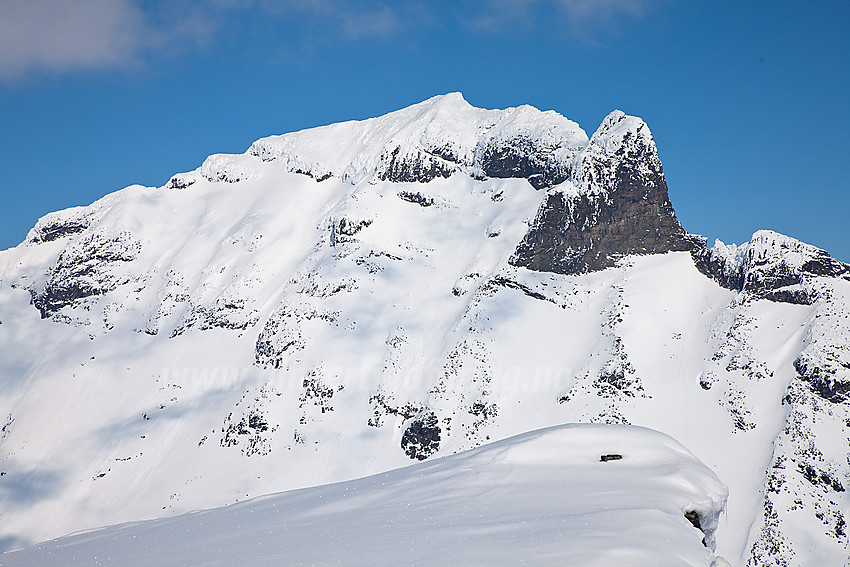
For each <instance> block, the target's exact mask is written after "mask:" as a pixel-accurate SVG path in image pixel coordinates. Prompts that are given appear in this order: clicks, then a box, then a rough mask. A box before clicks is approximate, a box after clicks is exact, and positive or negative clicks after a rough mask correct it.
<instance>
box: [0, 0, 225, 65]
mask: <svg viewBox="0 0 850 567" xmlns="http://www.w3.org/2000/svg"><path fill="white" fill-rule="evenodd" d="M199 8H200V7H199V6H196V7H184V8H181V9H177V10H175V9H173V8H168V7H167V6H166V5H158V8H157V10H148V11H144V10H142V8H141V5H140V4H139V3H138V2H134V1H132V0H74V1H71V0H0V79H7V80H8V79H12V78H15V77H18V76H20V75H23V74H26V73H28V72H31V71H36V70H38V71H47V72H65V71H73V70H78V69H90V68H104V67H117V66H125V65H128V64H133V63H136V62H138V61H139V60H140V58H141V57H142V56H143V55H144V54H145V53H148V52H150V51H152V50H158V49H164V48H172V47H174V46H176V45H178V44H182V43H186V42H187V41H188V42H190V43H193V44H196V43H198V42H203V41H204V40H205V39H206V38H208V37H209V35H210V34H211V32H212V30H213V29H214V27H215V26H214V24H213V23H212V22H211V21H210V20H209V19H208V18H206V17H205V16H204V13H203V11H202V10H200V9H199Z"/></svg>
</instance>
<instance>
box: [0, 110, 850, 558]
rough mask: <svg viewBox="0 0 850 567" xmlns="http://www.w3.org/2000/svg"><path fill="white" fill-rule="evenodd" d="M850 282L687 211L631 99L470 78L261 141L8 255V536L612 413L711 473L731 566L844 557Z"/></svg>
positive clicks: (828, 267) (2, 523) (0, 334)
mask: <svg viewBox="0 0 850 567" xmlns="http://www.w3.org/2000/svg"><path fill="white" fill-rule="evenodd" d="M848 295H850V267H848V266H847V265H846V264H843V263H841V262H838V261H836V260H834V259H832V258H830V257H829V256H828V254H826V253H825V252H823V251H821V250H818V249H816V248H814V247H811V246H808V245H806V244H803V243H801V242H799V241H796V240H794V239H792V238H789V237H785V236H782V235H779V234H776V233H773V232H770V231H759V232H758V233H756V234H755V235H754V236H753V239H752V240H751V241H750V242H748V243H744V244H742V245H740V246H734V245H732V246H727V245H724V244H723V243H720V242H718V243H716V244H715V245H714V246H713V247H712V248H708V247H706V245H705V241H704V239H702V238H700V237H698V236H694V235H690V234H688V233H686V231H685V230H684V229H683V228H682V227H681V225H680V224H679V221H678V220H677V219H676V216H675V213H674V211H673V207H672V205H671V204H670V201H669V199H668V196H667V185H666V182H665V179H664V175H663V172H662V167H661V162H660V160H659V158H658V155H657V151H656V147H655V144H654V142H653V139H652V136H651V134H650V131H649V128H648V127H647V126H646V124H645V123H644V122H643V121H642V120H640V119H639V118H635V117H630V116H626V115H625V114H623V113H621V112H619V111H615V112H612V113H611V114H610V115H609V116H608V117H606V118H605V120H604V121H603V123H602V125H601V126H600V127H599V129H598V130H597V131H596V132H595V133H594V134H593V135H592V136H591V137H590V138H588V137H587V135H586V134H585V133H584V131H583V130H581V129H580V128H579V127H578V125H576V124H575V123H573V122H571V121H569V120H567V119H566V118H564V117H562V116H560V115H558V114H556V113H554V112H551V111H550V112H540V111H538V110H536V109H534V108H531V107H527V106H524V107H519V108H515V109H508V110H482V109H477V108H474V107H472V106H470V105H469V104H467V103H466V102H465V101H464V100H463V98H462V97H461V96H460V95H458V94H451V95H445V96H439V97H435V98H432V99H429V100H427V101H425V102H423V103H420V104H418V105H414V106H412V107H409V108H406V109H403V110H400V111H397V112H393V113H391V114H388V115H386V116H383V117H379V118H374V119H370V120H365V121H362V122H347V123H342V124H335V125H331V126H326V127H322V128H315V129H311V130H305V131H302V132H295V133H291V134H284V135H282V136H273V137H270V138H265V139H262V140H259V141H257V142H255V143H254V144H253V145H252V146H251V148H250V149H249V150H248V151H247V152H246V153H245V154H243V155H215V156H211V157H210V158H208V159H207V160H206V161H205V162H204V163H203V165H202V166H201V167H199V168H198V169H197V170H195V171H192V172H189V173H182V174H178V175H175V176H174V177H172V179H170V180H169V181H168V183H166V185H165V186H163V187H159V188H152V187H141V186H132V187H128V188H126V189H123V190H121V191H118V192H116V193H113V194H110V195H107V196H106V197H104V198H102V199H101V200H99V201H97V202H95V203H94V204H92V205H90V206H88V207H80V208H75V209H68V210H65V211H59V212H57V213H52V214H49V215H47V216H45V217H44V218H42V219H40V220H39V222H38V223H37V225H36V226H35V227H34V228H33V229H32V230H31V231H30V233H29V235H28V236H27V238H26V240H25V241H24V242H23V243H22V244H21V245H19V246H18V247H16V248H13V249H10V250H6V251H3V252H0V323H2V324H0V344H2V345H3V348H2V349H1V350H0V377H2V384H3V388H2V390H0V411H2V413H0V416H2V418H3V422H4V425H3V427H2V432H0V448H2V449H0V475H2V476H0V510H2V512H0V541H2V542H3V547H4V548H6V549H13V548H17V547H21V546H24V545H27V544H30V543H34V542H38V541H42V540H46V539H49V538H53V537H56V536H60V535H63V534H66V533H69V532H72V531H77V530H82V529H90V528H94V527H98V526H102V525H106V524H113V523H119V522H126V521H137V520H143V519H149V518H158V517H164V516H172V515H174V514H178V513H181V512H186V511H190V510H197V509H201V508H211V507H217V506H222V505H225V504H231V503H234V502H236V501H239V500H245V499H247V498H250V497H254V496H258V495H263V494H269V493H272V492H279V491H283V490H289V489H294V488H302V487H309V486H318V485H322V484H326V483H331V482H337V481H344V480H350V479H354V478H358V477H363V476H366V475H370V474H375V473H380V472H383V471H387V470H390V469H394V468H398V467H401V466H405V465H409V464H411V463H414V462H417V461H420V460H426V459H433V458H436V457H440V456H445V455H451V454H453V453H456V452H459V451H463V450H466V449H472V448H474V447H478V446H480V445H482V444H485V443H487V442H489V441H494V440H499V439H505V438H507V437H510V436H512V435H516V434H520V433H524V432H527V431H532V430H537V429H540V428H544V427H549V426H553V425H560V424H563V423H568V422H585V423H587V422H592V423H620V424H633V425H640V426H644V427H647V428H651V429H655V430H658V431H661V432H664V433H666V434H668V435H670V436H672V437H674V438H675V439H676V440H678V441H679V442H680V443H682V444H683V445H684V446H685V447H687V448H688V449H689V450H690V451H692V452H693V453H694V454H695V455H696V456H697V457H698V458H699V459H700V460H701V461H702V462H703V463H705V464H706V465H707V466H708V467H709V468H710V469H711V470H712V471H714V473H716V475H717V476H718V477H719V478H720V480H721V481H722V482H723V483H725V484H726V486H728V489H729V498H728V504H727V508H726V515H725V517H724V518H723V519H721V520H720V523H719V525H718V527H717V532H716V541H717V553H718V554H719V555H721V556H723V557H725V558H726V559H727V560H728V561H729V562H730V563H732V564H733V565H844V564H846V562H847V560H848V556H850V548H848V536H847V528H846V524H845V522H846V517H845V516H846V514H847V513H848V512H847V511H848V510H850V498H848V496H847V493H846V492H845V487H846V486H847V485H848V483H850V460H849V459H848V456H847V455H848V450H849V449H850V411H848V408H850V401H848V398H850V319H848V315H850V303H848ZM686 526H687V524H686ZM9 557H12V555H10V556H9ZM0 563H2V561H0Z"/></svg>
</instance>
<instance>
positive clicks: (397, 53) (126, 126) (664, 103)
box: [0, 0, 850, 261]
mask: <svg viewBox="0 0 850 567" xmlns="http://www.w3.org/2000/svg"><path fill="white" fill-rule="evenodd" d="M848 23H850V3H848V2H844V1H835V2H829V1H817V2H809V3H803V2H786V1H783V0H772V1H758V0H753V1H740V0H738V1H723V0H716V1H708V0H706V1H700V0H693V1H689V0H478V1H473V0H453V1H445V2H444V1H439V0H435V1H430V2H427V1H414V0H409V1H408V0H395V1H390V0H361V1H355V0H298V1H296V0H277V1H275V0H240V1H237V0H196V1H188V0H186V1H176V0H172V1H170V2H167V1H160V0H76V1H74V2H70V1H67V0H0V172H2V176H0V199H2V201H0V249H4V248H7V247H10V246H14V245H16V244H17V243H18V242H20V241H21V240H23V238H24V237H25V236H26V232H27V230H28V229H29V228H30V227H31V226H32V225H33V224H34V223H35V221H36V220H37V219H38V217H39V216H41V215H43V214H45V213H47V212H49V211H52V210H57V209H62V208H66V207H69V206H75V205H85V204H88V203H90V202H92V201H94V200H96V199H97V198H99V197H101V196H103V195H105V194H106V193H109V192H112V191H115V190H117V189H120V188H122V187H124V186H127V185H130V184H133V183H140V184H143V185H151V186H159V185H162V184H164V183H165V182H166V181H167V180H168V178H169V177H170V176H171V175H172V174H173V173H176V172H179V171H188V170H192V169H194V168H196V167H197V166H198V165H200V163H201V162H202V161H203V159H204V158H205V157H206V156H207V155H209V154H212V153H219V152H237V153H241V152H244V151H245V150H246V149H247V147H248V146H249V145H250V143H251V142H252V141H253V140H255V139H257V138H260V137H262V136H266V135H270V134H279V133H283V132H287V131H292V130H297V129H301V128H307V127H311V126H318V125H322V124H327V123H331V122H336V121H341V120H347V119H360V118H367V117H370V116H377V115H380V114H383V113H386V112H389V111H391V110H395V109H398V108H401V107H404V106H407V105H409V104H413V103H416V102H419V101H421V100H424V99H426V98H429V97H430V96H433V95H435V94H440V93H446V92H451V91H461V92H463V94H464V96H465V98H466V99H467V100H468V101H469V102H470V103H472V104H473V105H476V106H481V107H485V108H505V107H508V106H517V105H520V104H531V105H534V106H536V107H538V108H541V109H554V110H557V111H558V112H560V113H561V114H564V115H565V116H567V117H569V118H571V119H573V120H575V121H577V122H578V123H579V124H580V125H581V126H582V127H583V128H584V129H585V130H586V131H587V132H588V134H591V133H592V132H593V131H594V130H595V129H596V127H597V126H598V125H599V123H600V122H601V120H602V118H603V117H604V116H605V115H606V114H607V113H608V112H609V111H611V110H612V109H615V108H619V109H622V110H624V111H625V112H627V113H629V114H635V115H638V116H641V117H643V118H644V119H645V120H646V121H647V123H648V124H649V126H650V128H651V130H652V132H653V134H654V137H655V140H656V143H657V145H658V147H659V152H660V155H661V159H662V161H663V163H664V168H665V173H666V175H667V180H668V184H669V187H670V198H671V200H672V202H673V206H674V208H675V209H676V211H677V214H678V216H679V219H680V220H681V221H682V224H683V225H684V226H685V228H686V229H687V230H688V231H690V232H694V233H698V234H702V235H704V236H707V237H709V238H710V239H714V238H720V239H722V240H724V241H725V242H736V243H740V242H743V241H746V240H748V239H749V237H750V235H751V234H752V233H753V232H754V231H755V230H757V229H760V228H770V229H773V230H776V231H779V232H782V233H785V234H788V235H791V236H794V237H796V238H799V239H801V240H804V241H806V242H809V243H811V244H814V245H816V246H819V247H822V248H825V249H826V250H828V251H829V252H830V253H832V254H833V255H834V256H836V257H837V258H839V259H841V260H844V261H850V228H848V222H847V217H848V213H850V158H848V155H847V153H848V147H850V144H848V141H847V140H848V135H850V109H848V102H850V95H848V93H850V60H848V59H850V55H848V54H850V33H848V32H847V25H848Z"/></svg>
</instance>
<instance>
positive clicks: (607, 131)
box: [511, 111, 696, 274]
mask: <svg viewBox="0 0 850 567" xmlns="http://www.w3.org/2000/svg"><path fill="white" fill-rule="evenodd" d="M695 242H696V239H695V238H694V237H692V236H690V235H688V234H687V233H686V232H685V230H684V229H683V228H682V225H681V224H679V221H678V219H677V218H676V214H675V212H674V211H673V206H672V205H671V204H670V200H669V198H668V196H667V182H666V181H665V179H664V173H663V171H662V168H661V161H660V160H659V159H658V152H657V150H656V147H655V143H654V142H653V140H652V135H651V133H650V132H649V128H648V127H647V126H646V124H645V123H644V122H643V121H642V120H641V119H639V118H635V117H632V116H627V115H625V114H623V113H622V112H620V111H614V112H612V113H611V114H609V115H608V117H607V118H605V120H604V121H603V123H602V125H601V126H600V127H599V129H598V130H597V131H596V133H595V134H594V135H593V137H592V138H591V139H590V144H589V145H588V147H587V148H586V149H585V150H584V151H583V152H582V153H581V154H580V155H579V156H578V160H577V164H576V169H575V171H574V172H573V177H572V183H571V184H565V185H563V186H559V187H557V188H554V189H552V190H551V191H550V193H549V195H548V196H547V198H546V201H545V202H544V203H543V205H542V206H541V207H540V210H539V211H538V213H537V218H536V219H535V220H534V223H533V224H532V226H531V228H530V229H529V231H528V233H527V234H526V235H525V237H524V238H523V240H522V242H521V243H520V244H519V246H518V247H517V250H516V252H515V254H514V256H513V258H512V259H511V263H512V264H513V265H515V266H521V267H526V268H529V269H532V270H537V271H544V272H555V273H562V274H577V273H584V272H590V271H595V270H601V269H604V268H608V267H611V266H613V265H614V264H615V263H616V261H617V260H618V259H619V258H621V257H623V256H626V255H628V254H655V253H661V252H669V251H674V250H690V249H691V248H692V247H693V246H694V244H695Z"/></svg>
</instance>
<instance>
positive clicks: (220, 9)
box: [0, 0, 661, 81]
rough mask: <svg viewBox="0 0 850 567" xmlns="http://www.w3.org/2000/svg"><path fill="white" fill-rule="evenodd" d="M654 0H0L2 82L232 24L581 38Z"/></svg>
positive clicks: (179, 44) (363, 34)
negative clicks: (455, 25) (445, 27)
mask: <svg viewBox="0 0 850 567" xmlns="http://www.w3.org/2000/svg"><path fill="white" fill-rule="evenodd" d="M658 1H661V0H457V3H448V4H446V5H442V4H441V3H437V4H433V3H429V2H427V1H425V0H392V1H390V0H191V1H180V2H174V1H169V0H0V81H3V80H6V81H8V80H13V79H15V78H17V77H20V76H23V75H27V74H28V73H31V72H34V71H35V72H48V73H55V72H60V73H61V72H69V71H76V70H81V69H99V68H123V67H132V66H134V65H137V64H140V63H143V62H145V61H146V60H147V58H148V57H149V56H150V55H153V54H163V53H165V54H171V53H172V52H174V51H175V50H181V49H182V50H185V49H189V50H193V49H196V48H198V47H199V46H203V45H208V44H212V43H213V42H214V41H215V40H216V38H217V35H218V34H220V33H227V32H228V31H229V30H230V29H231V28H232V27H233V24H234V23H235V22H236V21H237V20H240V21H248V22H250V21H254V22H258V21H262V22H263V25H265V26H268V25H271V26H275V25H278V24H280V25H281V26H285V25H288V26H290V28H291V26H292V25H293V24H295V25H296V26H299V27H300V29H302V30H311V33H301V34H298V35H297V36H291V35H290V36H287V37H285V38H282V39H281V42H282V44H281V47H282V48H284V49H291V48H293V47H294V48H296V49H301V50H303V49H307V48H309V47H310V45H313V44H316V45H323V44H325V45H327V44H328V43H331V44H334V43H335V42H339V41H343V42H346V41H361V40H368V39H375V38H378V39H386V38H394V37H400V36H402V35H403V34H405V33H408V32H411V31H415V32H421V31H423V30H425V31H427V30H428V29H431V28H432V27H433V26H435V25H437V26H440V25H442V24H444V23H449V21H461V22H463V23H464V24H466V26H468V28H471V29H473V30H475V31H478V32H482V33H500V32H503V31H505V30H507V29H516V28H523V27H525V28H527V29H531V28H533V27H534V26H536V25H537V24H539V23H540V22H541V20H542V19H543V18H549V19H551V18H559V19H560V21H563V22H564V28H565V30H566V31H567V33H568V34H569V35H571V36H572V37H578V38H583V37H585V36H587V37H590V36H592V35H593V33H595V31H596V30H598V29H600V28H602V27H604V26H611V25H613V26H614V27H616V24H617V22H619V21H623V20H625V19H628V18H633V17H635V16H639V15H641V13H642V12H643V11H644V9H645V7H646V6H647V5H648V4H649V3H651V2H658ZM248 27H249V28H250V25H249V26H248ZM287 41H289V42H290V43H292V42H295V44H294V45H287V44H286V42H287ZM298 42H302V43H303V42H309V44H308V45H301V44H300V43H298Z"/></svg>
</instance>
